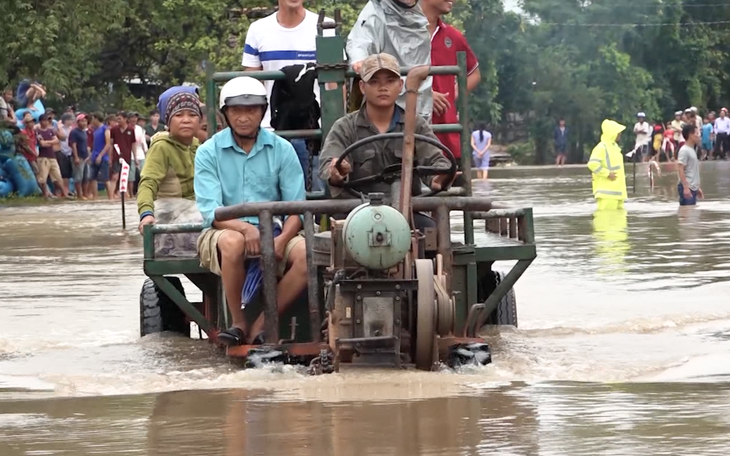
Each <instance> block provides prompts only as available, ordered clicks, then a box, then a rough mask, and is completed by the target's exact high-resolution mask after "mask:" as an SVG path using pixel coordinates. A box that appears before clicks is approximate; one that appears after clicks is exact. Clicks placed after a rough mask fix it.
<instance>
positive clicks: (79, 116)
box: [76, 112, 89, 122]
mask: <svg viewBox="0 0 730 456" xmlns="http://www.w3.org/2000/svg"><path fill="white" fill-rule="evenodd" d="M88 118H89V116H87V115H86V114H84V113H83V112H82V113H80V114H78V115H77V116H76V122H78V121H80V120H81V119H88Z"/></svg>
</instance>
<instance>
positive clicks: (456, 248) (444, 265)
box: [140, 14, 536, 373]
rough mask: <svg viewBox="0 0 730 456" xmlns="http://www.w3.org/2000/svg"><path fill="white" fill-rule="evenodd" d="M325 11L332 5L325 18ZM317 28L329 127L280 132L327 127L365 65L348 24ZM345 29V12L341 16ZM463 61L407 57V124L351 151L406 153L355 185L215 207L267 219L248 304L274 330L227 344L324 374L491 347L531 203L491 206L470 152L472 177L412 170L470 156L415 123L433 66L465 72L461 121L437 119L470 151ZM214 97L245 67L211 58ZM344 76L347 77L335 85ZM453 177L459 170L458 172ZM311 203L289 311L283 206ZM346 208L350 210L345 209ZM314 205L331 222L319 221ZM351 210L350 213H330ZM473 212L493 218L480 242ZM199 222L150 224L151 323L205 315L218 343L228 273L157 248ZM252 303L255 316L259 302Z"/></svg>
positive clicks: (431, 362)
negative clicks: (283, 302)
mask: <svg viewBox="0 0 730 456" xmlns="http://www.w3.org/2000/svg"><path fill="white" fill-rule="evenodd" d="M322 17H323V15H322V14H321V15H320V18H322ZM323 27H324V26H323V25H322V23H321V21H320V36H319V37H318V38H317V57H318V81H319V84H320V89H321V98H322V101H321V104H322V129H321V130H311V131H308V130H301V131H280V132H277V133H279V134H281V135H282V136H284V137H287V138H323V137H325V136H326V134H327V132H328V131H329V129H330V128H331V126H332V124H333V123H334V122H335V120H337V118H339V117H341V116H343V115H344V114H345V113H344V106H343V102H342V87H343V86H345V85H346V84H347V82H348V77H352V76H354V74H352V73H351V72H350V71H349V70H348V66H347V64H346V63H344V62H343V61H342V56H343V48H344V42H343V39H342V37H341V36H340V35H339V33H336V35H335V36H333V37H323V36H321V35H322V33H321V29H322V28H323ZM336 28H337V31H338V32H339V21H336ZM460 54H461V55H459V56H458V61H459V65H458V66H453V67H416V68H413V69H404V75H405V74H407V76H408V77H407V80H406V89H407V91H408V95H407V97H408V99H407V103H406V106H407V109H406V119H405V127H404V133H387V134H381V135H376V136H373V137H369V138H367V139H365V140H361V141H358V142H357V143H355V144H352V145H350V146H349V147H348V148H347V149H346V150H345V151H343V153H342V155H341V156H340V157H339V160H338V162H339V161H342V160H343V159H346V158H347V157H348V156H349V154H350V153H352V151H354V150H355V149H357V148H359V147H363V146H366V145H368V144H371V143H373V142H375V141H390V142H391V144H396V145H399V146H401V145H402V162H401V163H400V164H399V165H398V166H396V167H392V169H386V170H385V172H383V173H382V174H380V175H375V176H369V177H366V178H361V179H357V180H355V181H350V182H348V183H347V184H346V190H347V192H349V193H351V194H352V195H353V196H356V198H352V199H327V197H326V195H324V194H322V193H319V194H317V193H312V192H309V193H308V194H307V201H298V202H270V203H248V204H242V205H237V206H230V207H224V208H220V209H218V210H217V211H216V220H219V221H223V220H231V219H236V218H240V217H245V216H257V217H258V218H259V223H260V225H259V227H260V230H261V265H262V269H263V271H264V279H263V286H262V290H261V293H260V299H259V300H258V302H256V303H253V304H252V305H249V306H247V307H246V310H245V313H246V315H247V317H251V318H255V316H256V314H257V312H259V311H263V312H264V315H265V325H266V327H265V339H266V340H265V343H264V344H263V345H255V346H251V345H248V346H237V347H228V348H226V349H225V350H226V354H227V355H228V356H231V357H235V358H244V359H246V360H247V364H249V365H256V364H257V363H258V362H262V361H281V362H287V363H306V364H308V365H309V366H310V367H311V370H312V371H313V372H315V373H321V372H332V371H338V370H339V368H340V366H341V365H342V364H343V363H351V364H367V365H373V364H389V365H393V366H396V367H400V366H402V365H406V364H414V365H415V366H416V368H418V369H421V370H432V369H434V368H435V367H437V366H438V365H439V363H440V362H441V363H444V364H446V365H448V366H451V367H458V366H460V365H464V364H486V363H488V362H490V361H491V354H490V352H489V348H488V347H487V345H486V343H485V341H484V340H483V339H482V338H480V337H479V334H478V333H479V330H480V329H481V328H482V327H483V326H484V325H485V324H490V325H514V326H516V325H517V313H516V312H517V310H516V302H515V296H514V291H513V289H512V287H513V285H514V283H515V282H516V281H517V280H518V279H519V277H520V276H521V275H522V273H523V272H524V271H525V270H526V269H527V267H528V266H529V265H530V263H531V262H532V261H533V260H534V258H535V257H536V250H535V243H534V233H533V223H532V210H531V209H529V208H525V209H511V210H504V209H501V210H497V209H493V208H492V204H491V202H490V200H489V199H487V198H483V197H474V196H472V191H471V183H470V176H471V162H470V156H469V154H468V153H465V154H463V156H462V159H461V171H462V172H463V173H464V176H465V177H466V179H464V182H463V185H462V186H460V187H452V188H450V189H447V190H445V191H442V192H438V193H435V192H431V193H429V194H427V195H425V196H419V197H412V191H411V189H412V188H413V187H412V184H413V181H414V180H418V179H420V178H421V177H424V176H428V175H436V174H448V175H449V176H450V177H451V178H454V177H456V173H457V169H458V168H457V162H456V160H455V159H454V157H453V155H452V154H451V152H450V151H449V150H448V149H447V148H446V147H445V146H443V145H442V144H441V143H439V142H438V141H436V140H433V139H431V138H428V137H423V136H419V135H416V134H415V124H416V97H417V93H416V92H417V88H418V87H419V86H420V84H421V82H422V81H423V80H424V79H425V78H426V77H427V76H428V75H434V74H452V75H456V76H457V80H458V89H459V98H458V100H459V111H460V121H461V124H453V125H437V126H434V130H435V131H437V132H439V131H440V132H461V136H462V144H463V150H465V151H466V150H469V148H470V145H469V130H468V129H467V122H468V119H467V109H466V102H467V98H468V96H467V94H466V91H465V88H466V71H465V67H466V65H465V60H466V58H465V55H463V53H460ZM208 71H209V81H208V87H207V98H208V99H209V100H214V99H216V83H217V82H223V81H227V80H229V79H231V78H233V77H236V76H239V75H241V74H242V73H239V72H233V73H214V72H213V69H212V68H211V67H210V65H208ZM245 74H246V75H247V76H253V77H256V78H258V79H261V80H271V79H279V78H282V77H283V73H281V72H246V73H245ZM331 83H336V84H337V87H338V88H339V90H326V89H325V84H331ZM213 105H214V103H208V106H209V109H210V111H209V113H208V114H209V122H210V123H211V124H213V125H215V113H214V111H213ZM418 141H425V142H428V143H431V144H432V145H434V146H436V147H439V148H440V149H441V150H443V152H444V154H445V156H446V157H447V158H449V160H450V161H451V166H450V167H449V168H446V169H441V168H430V167H420V166H414V159H413V157H414V150H415V147H416V143H417V142H418ZM450 180H451V179H450ZM372 182H384V183H386V184H389V185H390V187H391V198H389V199H386V198H385V197H384V195H383V194H382V193H370V194H367V195H365V194H362V193H361V192H360V191H359V190H358V187H359V186H362V185H363V184H365V183H372ZM414 212H421V213H430V215H431V217H432V218H433V220H434V221H435V224H436V228H425V229H423V230H418V229H416V228H415V225H414V218H413V213H414ZM452 213H461V214H463V223H461V224H462V225H463V242H461V241H458V242H457V241H455V240H453V239H452V237H453V236H452V225H451V221H452V220H451V215H452ZM286 215H302V216H303V220H304V234H305V240H306V248H307V264H308V276H309V280H308V282H309V287H308V290H307V292H306V296H302V298H301V300H300V301H301V302H298V303H296V304H295V305H294V306H292V310H291V311H290V312H288V314H286V315H284V316H283V318H281V319H280V318H279V316H278V315H277V310H276V285H277V282H276V280H277V279H276V274H275V272H271V271H276V258H275V253H274V225H273V224H274V221H273V220H274V217H276V216H286ZM342 215H346V218H345V219H344V220H341V219H340V220H337V218H341V216H342ZM315 216H319V217H320V218H321V219H322V220H323V223H322V224H321V227H320V229H316V227H315V222H314V220H315ZM331 216H340V217H331ZM474 220H485V223H484V225H485V229H484V232H482V233H478V238H479V239H478V240H477V242H475V233H474ZM201 229H202V227H201V226H199V225H154V226H147V227H145V232H144V247H145V260H144V270H145V274H147V276H149V280H148V282H147V283H145V288H144V289H143V292H142V297H141V315H140V319H141V328H142V335H145V334H148V333H150V332H158V331H175V332H180V333H185V334H187V335H189V333H190V322H191V321H194V322H195V323H197V325H198V327H199V328H200V330H201V331H204V332H205V333H206V334H207V336H208V339H209V340H210V341H212V342H216V336H217V333H218V331H219V330H220V329H222V328H226V327H228V322H229V315H228V312H227V307H226V304H225V298H224V293H223V291H222V287H221V283H220V278H219V277H218V276H215V275H213V274H212V273H210V272H209V271H207V270H205V269H203V268H201V266H200V263H199V261H198V259H197V258H195V256H194V255H195V254H194V253H192V255H191V256H190V257H187V258H185V257H183V258H180V257H175V258H157V257H155V248H154V236H155V235H159V234H163V233H164V234H172V233H195V232H199V231H201ZM502 260H507V261H509V260H512V261H514V260H516V264H515V265H514V266H513V267H512V270H511V271H510V272H509V273H508V274H506V275H502V274H500V273H496V272H493V271H492V264H493V263H494V262H495V261H502ZM180 274H182V275H185V276H186V277H188V278H189V279H190V281H191V282H193V283H194V284H195V285H196V286H197V287H198V288H200V289H201V290H202V292H203V300H202V302H198V303H191V302H189V301H188V300H187V299H186V297H185V294H184V291H183V289H182V286H181V282H180V281H179V279H177V278H175V277H170V276H173V275H180ZM249 313H250V315H249Z"/></svg>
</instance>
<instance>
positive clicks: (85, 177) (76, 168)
mask: <svg viewBox="0 0 730 456" xmlns="http://www.w3.org/2000/svg"><path fill="white" fill-rule="evenodd" d="M80 160H81V161H80V162H79V164H78V165H76V164H74V165H73V166H72V168H73V179H74V183H75V184H81V183H84V182H88V181H89V176H91V166H90V165H89V164H88V163H86V162H85V161H84V160H83V159H80Z"/></svg>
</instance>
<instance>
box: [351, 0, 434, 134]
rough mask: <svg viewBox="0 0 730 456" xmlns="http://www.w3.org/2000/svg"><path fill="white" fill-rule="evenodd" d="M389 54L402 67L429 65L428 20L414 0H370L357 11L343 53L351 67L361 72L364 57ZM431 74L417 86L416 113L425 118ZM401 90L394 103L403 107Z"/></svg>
mask: <svg viewBox="0 0 730 456" xmlns="http://www.w3.org/2000/svg"><path fill="white" fill-rule="evenodd" d="M380 53H386V54H389V55H392V56H393V57H395V58H396V60H397V61H398V64H399V65H401V66H404V67H410V66H420V65H430V64H431V36H430V34H429V32H428V19H426V16H425V15H424V14H423V10H421V6H420V5H419V4H418V0H370V1H369V2H368V3H367V4H366V5H365V7H364V8H363V9H362V11H360V15H359V16H358V17H357V21H355V25H354V26H353V27H352V30H351V31H350V33H349V35H347V55H348V57H349V59H350V64H351V65H352V68H353V70H355V71H356V72H358V73H362V71H361V69H362V65H363V62H364V60H365V59H366V58H367V57H368V56H370V55H373V54H380ZM432 84H433V77H431V76H429V77H428V78H426V80H425V81H424V82H423V84H421V86H420V87H419V88H418V107H417V108H416V112H417V113H418V114H419V115H420V116H422V117H423V118H424V119H426V121H428V122H430V121H431V116H432V114H433V90H432ZM405 95H406V94H405V91H404V92H403V93H401V94H400V96H399V98H398V106H400V107H401V108H403V109H405V108H406V97H405Z"/></svg>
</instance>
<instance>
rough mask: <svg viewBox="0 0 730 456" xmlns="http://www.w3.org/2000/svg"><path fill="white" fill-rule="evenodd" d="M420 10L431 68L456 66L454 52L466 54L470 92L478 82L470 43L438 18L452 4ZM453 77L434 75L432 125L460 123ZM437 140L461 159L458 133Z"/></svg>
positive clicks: (432, 1) (434, 2)
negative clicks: (429, 49) (425, 32)
mask: <svg viewBox="0 0 730 456" xmlns="http://www.w3.org/2000/svg"><path fill="white" fill-rule="evenodd" d="M420 5H421V8H422V9H423V13H424V14H425V15H426V18H427V19H428V32H429V33H430V35H431V65H433V66H446V65H457V63H458V62H457V59H456V53H457V52H466V72H467V77H466V93H467V95H468V94H469V93H471V91H473V90H474V89H475V88H476V87H477V85H478V84H479V81H480V80H481V77H482V76H481V73H480V72H479V61H478V60H477V57H476V55H474V51H472V49H471V47H470V46H469V43H468V42H467V41H466V38H464V35H462V34H461V32H459V31H458V30H457V29H455V28H454V27H452V26H450V25H448V24H446V23H444V21H442V20H441V17H442V16H444V15H446V14H449V13H450V12H451V8H452V2H451V1H449V0H421V1H420ZM456 82H457V81H456V75H436V76H433V121H432V123H433V124H434V125H439V124H455V123H459V111H458V110H457V109H456V101H457V97H458V95H459V93H458V87H457V84H456ZM436 137H437V138H438V139H439V141H441V143H442V144H443V145H445V146H446V147H448V148H449V150H450V151H451V152H452V153H453V154H454V157H455V158H456V161H457V163H458V162H459V159H460V158H461V133H436Z"/></svg>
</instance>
